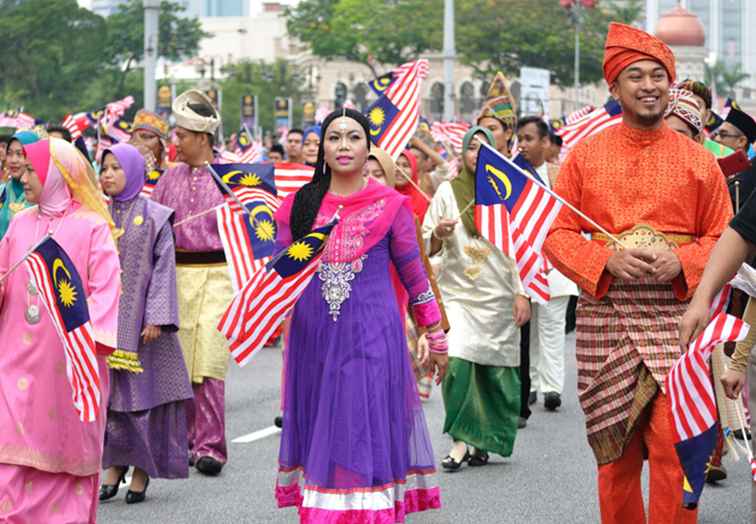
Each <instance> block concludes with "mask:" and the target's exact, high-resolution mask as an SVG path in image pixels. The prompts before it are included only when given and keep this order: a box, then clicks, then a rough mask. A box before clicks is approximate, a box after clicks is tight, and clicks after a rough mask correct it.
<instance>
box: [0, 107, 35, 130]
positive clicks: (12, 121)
mask: <svg viewBox="0 0 756 524" xmlns="http://www.w3.org/2000/svg"><path fill="white" fill-rule="evenodd" d="M0 127H13V128H16V129H31V128H32V127H34V117H32V116H30V115H27V114H26V113H22V112H21V111H9V112H7V113H0Z"/></svg>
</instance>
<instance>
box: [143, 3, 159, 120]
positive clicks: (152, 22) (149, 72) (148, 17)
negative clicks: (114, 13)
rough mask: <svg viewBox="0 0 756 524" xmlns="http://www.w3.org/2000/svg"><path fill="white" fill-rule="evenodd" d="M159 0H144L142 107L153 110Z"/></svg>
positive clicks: (155, 88)
mask: <svg viewBox="0 0 756 524" xmlns="http://www.w3.org/2000/svg"><path fill="white" fill-rule="evenodd" d="M159 16H160V0H144V107H145V109H147V110H148V111H154V110H155V94H156V91H157V87H156V86H155V69H156V68H157V57H158V43H159V41H158V18H159Z"/></svg>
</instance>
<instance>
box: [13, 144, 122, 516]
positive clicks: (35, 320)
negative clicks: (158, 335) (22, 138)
mask: <svg viewBox="0 0 756 524" xmlns="http://www.w3.org/2000/svg"><path fill="white" fill-rule="evenodd" d="M25 149H26V156H27V158H28V159H29V162H30V164H31V165H32V167H33V169H31V170H27V171H26V172H25V173H24V174H23V175H22V176H21V183H22V184H23V186H24V192H25V196H26V199H27V200H28V201H29V202H30V203H32V204H36V206H35V207H31V208H29V209H26V210H24V211H22V212H20V213H19V214H18V215H16V217H15V218H14V219H13V221H12V222H11V225H10V228H9V229H8V233H7V234H6V235H5V237H4V238H3V240H2V242H0V275H4V274H6V272H7V271H8V270H9V268H10V267H11V266H12V265H13V264H14V263H16V262H17V261H19V260H21V259H22V258H23V257H24V255H26V254H27V252H28V251H29V249H30V248H31V247H32V246H34V245H35V244H37V243H38V242H39V241H40V240H41V239H42V238H43V237H44V236H45V235H46V234H47V233H50V234H51V235H52V238H53V239H54V240H55V241H56V242H57V243H58V244H60V246H61V247H62V248H63V249H64V250H65V252H66V253H67V254H68V256H69V257H70V258H71V261H72V262H73V265H74V266H75V268H76V270H77V272H78V273H79V276H80V277H81V280H82V284H83V287H84V292H85V295H86V296H83V297H76V296H74V297H73V300H77V299H78V300H86V302H87V305H88V309H89V316H90V320H91V322H92V326H93V328H94V329H93V331H94V338H95V342H96V344H97V353H98V356H97V362H98V365H99V366H98V369H97V370H96V372H97V373H98V374H99V387H100V398H101V399H103V401H102V404H101V409H100V412H99V413H97V418H96V420H95V421H94V422H82V421H80V420H79V413H78V412H77V410H76V409H75V408H74V406H73V405H72V402H71V384H70V383H69V379H68V377H67V367H66V359H65V356H64V348H63V344H62V343H61V341H60V337H59V335H58V334H57V332H56V330H55V327H54V325H53V323H52V321H51V320H50V315H49V314H48V313H47V312H46V311H45V310H44V307H43V305H42V303H41V300H40V297H39V292H38V291H37V288H36V286H34V285H33V282H32V281H31V278H30V275H29V274H28V272H27V271H26V270H25V269H24V268H20V269H17V270H15V271H14V272H13V273H11V274H10V276H8V278H7V279H6V280H5V282H4V285H2V286H0V339H2V340H5V341H16V342H17V347H16V348H15V349H14V350H13V351H2V352H0V442H2V445H0V486H2V490H1V491H0V521H2V522H88V523H93V522H95V517H96V510H97V491H98V484H99V482H98V476H99V470H100V459H101V457H102V443H103V438H104V433H105V420H106V416H105V408H106V402H105V401H104V399H107V398H108V382H109V381H108V371H107V365H106V363H105V355H106V354H107V353H109V352H111V351H112V350H113V348H114V347H115V345H116V328H117V319H118V295H119V293H120V290H121V285H120V282H121V279H120V265H119V263H118V254H117V253H116V247H115V243H114V241H113V235H112V229H111V226H112V221H111V219H110V215H109V214H108V212H107V209H106V208H105V206H104V204H103V203H102V198H101V195H100V193H99V191H98V190H97V188H96V187H95V186H94V185H93V184H92V183H91V178H90V177H91V175H92V173H91V170H92V167H91V165H90V164H88V163H87V162H86V161H85V160H84V158H83V157H82V156H81V153H79V151H78V150H77V149H76V148H75V147H74V146H73V145H71V144H69V143H68V142H65V141H64V140H61V139H57V138H51V139H49V140H43V141H40V142H37V143H35V144H32V145H29V146H26V148H25ZM62 271H63V269H59V270H58V273H60V272H62Z"/></svg>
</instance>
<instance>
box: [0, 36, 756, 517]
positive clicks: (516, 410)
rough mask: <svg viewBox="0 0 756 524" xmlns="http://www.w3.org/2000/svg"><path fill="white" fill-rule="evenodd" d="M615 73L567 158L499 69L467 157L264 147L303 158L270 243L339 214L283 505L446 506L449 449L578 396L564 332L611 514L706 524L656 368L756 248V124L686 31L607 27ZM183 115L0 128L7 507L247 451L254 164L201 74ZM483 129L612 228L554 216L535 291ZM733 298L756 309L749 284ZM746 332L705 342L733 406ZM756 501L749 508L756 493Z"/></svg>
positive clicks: (454, 466)
mask: <svg viewBox="0 0 756 524" xmlns="http://www.w3.org/2000/svg"><path fill="white" fill-rule="evenodd" d="M603 70H604V77H605V80H606V82H607V84H608V86H609V90H610V93H611V97H612V98H613V99H614V100H616V101H618V102H619V104H620V106H621V108H622V117H621V121H619V122H618V123H617V125H613V126H611V127H608V128H607V129H605V130H604V131H602V132H600V133H597V134H595V135H593V136H591V137H589V138H586V139H584V140H583V141H581V142H580V143H578V144H576V145H573V147H571V149H570V151H568V152H566V151H564V152H563V151H560V149H561V148H562V145H563V144H562V139H561V138H560V136H559V133H558V131H557V130H556V129H555V128H554V127H552V126H551V125H550V122H549V121H548V120H546V119H545V118H544V117H543V115H519V113H518V110H517V107H516V103H515V99H514V98H513V96H512V95H511V93H510V92H509V89H508V85H507V82H506V79H505V78H504V76H503V75H501V73H499V74H498V75H497V76H496V77H495V78H494V79H493V80H492V82H491V83H490V89H489V93H488V96H487V98H486V100H485V102H484V103H483V106H482V109H481V110H480V112H479V114H478V115H477V117H476V119H475V121H474V122H472V123H471V126H470V127H469V129H468V130H467V132H466V133H465V134H464V137H463V139H462V141H461V147H460V148H459V149H455V148H454V147H453V146H451V145H450V144H449V143H440V142H439V141H438V140H436V139H434V138H433V136H432V134H431V133H430V132H429V129H428V128H427V126H424V125H422V124H421V125H420V126H419V129H418V131H417V132H416V133H415V135H414V137H412V138H411V140H409V142H408V143H407V145H406V148H405V149H404V150H403V151H402V152H401V153H400V154H399V155H398V156H397V157H396V158H393V157H392V156H391V155H389V154H388V153H387V152H386V151H384V150H383V149H381V148H380V147H378V146H376V145H374V144H372V143H371V138H370V137H371V129H370V122H369V121H368V119H367V117H366V116H364V115H363V114H362V113H360V112H359V111H356V110H354V109H350V108H339V109H337V110H335V111H333V112H332V113H331V114H330V115H328V116H327V117H326V118H325V119H324V120H323V121H322V122H320V123H319V124H317V125H313V126H310V127H307V128H306V129H290V130H288V133H287V134H286V136H283V137H281V143H280V144H269V145H268V147H267V148H266V149H265V151H264V154H263V158H262V159H260V161H261V162H272V163H274V164H277V163H281V162H286V163H288V164H290V165H292V164H293V165H296V166H301V167H302V168H303V169H310V170H311V172H312V178H311V180H310V181H309V182H307V183H305V184H304V185H302V186H301V187H300V188H299V189H298V190H297V191H296V192H294V193H292V194H290V195H289V196H287V197H286V198H285V199H283V200H282V201H281V202H280V206H279V207H278V209H277V210H276V211H275V220H276V226H277V227H276V231H277V236H276V247H277V250H284V249H286V248H287V247H288V246H290V245H292V243H293V242H295V241H297V240H298V239H302V238H304V237H306V236H307V235H308V234H310V233H311V232H312V231H313V230H316V229H318V228H324V227H327V226H328V225H329V224H331V225H332V220H333V219H334V217H337V218H338V221H337V222H336V225H335V226H333V229H332V230H331V231H330V235H329V236H328V240H327V242H326V244H325V247H324V248H323V254H322V258H321V259H320V261H319V266H318V269H317V274H316V276H315V277H314V278H313V279H312V280H311V281H310V283H309V284H308V285H307V287H306V288H305V289H304V291H303V292H302V294H301V296H300V297H299V298H298V300H297V302H296V305H295V306H294V308H293V310H292V311H291V313H290V314H289V315H288V316H287V318H286V320H285V323H284V325H283V329H282V332H283V334H282V344H283V348H284V351H283V373H282V377H281V416H280V417H277V419H276V424H277V425H279V426H280V427H282V434H281V440H280V452H279V459H278V462H279V469H278V475H277V480H276V486H275V497H276V501H277V503H278V505H279V506H280V507H295V508H297V510H298V516H299V520H300V521H301V522H306V523H326V522H355V523H356V522H365V523H375V522H386V523H388V522H404V521H405V517H406V516H407V515H409V514H410V513H414V512H419V511H426V510H438V509H439V508H441V501H442V494H441V490H440V487H439V482H438V477H437V476H436V467H437V466H440V467H441V468H442V469H443V470H445V471H448V472H455V471H459V470H460V469H462V468H465V467H483V466H486V465H487V464H488V463H489V460H490V459H491V455H493V454H495V455H499V456H500V457H509V456H510V455H511V454H512V453H513V449H514V444H515V439H516V437H517V434H518V431H519V430H522V429H523V428H525V427H526V426H527V423H528V417H529V416H530V408H531V406H533V405H534V404H535V403H537V402H539V400H540V401H541V402H542V403H543V406H544V408H545V409H546V410H547V411H551V412H553V411H558V410H559V409H560V407H561V405H562V400H563V399H562V395H563V388H564V381H565V358H566V349H565V346H566V337H567V333H568V332H569V331H571V330H572V329H573V328H574V329H575V331H576V344H575V345H576V350H575V353H576V361H577V372H578V400H579V403H580V406H581V408H582V410H583V412H584V414H585V421H586V433H587V441H588V444H589V446H590V448H591V450H592V451H593V454H594V456H595V460H596V464H597V471H598V473H597V477H598V486H597V494H598V503H599V507H600V514H601V521H602V522H603V523H605V524H612V523H617V524H620V523H622V524H626V523H633V524H635V523H642V522H650V523H660V524H661V523H669V524H673V523H674V524H683V523H689V522H696V521H697V510H696V509H695V508H686V507H684V506H683V503H682V497H683V489H682V488H683V485H684V482H685V480H684V475H683V470H682V468H681V466H680V462H679V460H678V458H677V455H676V452H675V447H674V444H675V443H674V441H673V438H672V435H673V433H672V430H671V421H670V411H669V410H670V407H669V404H670V400H669V392H667V391H666V390H665V385H664V384H665V378H666V376H667V374H668V373H669V371H670V369H671V368H672V366H673V365H674V364H675V362H676V361H677V359H678V358H679V357H680V355H681V353H682V352H683V351H684V350H685V347H686V346H687V344H688V343H689V342H690V341H691V340H692V339H693V338H694V337H695V336H696V335H697V334H698V333H699V332H700V331H701V330H702V329H703V328H704V327H705V326H706V324H707V322H708V311H709V304H710V303H711V302H712V300H713V299H714V296H715V295H716V294H717V293H718V292H719V290H720V289H721V288H722V287H723V286H724V284H725V283H727V282H728V281H729V280H730V279H731V278H732V276H733V274H734V273H735V272H736V271H737V270H738V268H739V267H740V265H741V264H742V263H743V262H749V261H753V256H754V253H755V252H756V247H754V246H755V245H756V200H754V199H752V198H750V195H751V192H752V190H753V187H754V176H756V175H755V174H754V167H753V164H752V163H751V161H750V160H749V159H748V158H749V156H748V155H749V154H752V153H753V150H752V145H753V144H754V142H756V122H754V120H753V118H752V117H750V116H749V115H748V114H747V113H746V112H744V111H742V110H741V109H740V107H739V106H738V105H737V104H736V103H732V104H730V107H729V112H728V114H727V116H726V118H725V119H721V118H719V117H718V116H717V115H716V114H714V113H713V111H712V107H713V100H712V94H711V90H710V89H709V87H708V86H706V85H705V84H703V83H702V82H699V81H694V80H689V79H677V78H676V70H675V59H674V55H673V54H672V52H671V50H670V49H669V48H668V47H667V46H666V45H665V44H664V43H662V42H661V41H660V40H658V39H657V38H656V37H654V36H652V35H650V34H647V33H645V32H643V31H641V30H639V29H636V28H634V27H631V26H626V25H622V24H611V26H610V28H609V33H608V37H607V41H606V48H605V57H604V63H603ZM172 118H173V119H174V121H175V126H174V127H173V128H171V126H169V124H168V122H167V121H166V120H165V119H164V118H162V117H161V116H160V115H157V114H155V113H152V112H150V111H147V110H140V111H138V112H137V113H136V115H135V117H134V119H133V123H132V125H131V128H130V138H128V140H124V141H122V142H119V143H116V144H114V145H110V146H108V147H102V148H96V152H95V150H92V151H87V150H86V148H82V147H81V146H80V145H79V146H78V147H77V146H76V145H74V144H73V143H72V137H71V134H70V130H69V129H67V128H66V127H60V126H48V127H46V128H42V129H40V128H35V129H31V130H17V131H15V132H14V133H13V134H12V135H10V136H6V137H4V139H3V141H2V147H0V166H2V176H3V181H2V186H0V187H2V189H1V190H0V191H1V192H0V239H1V240H0V279H2V280H0V338H2V340H4V341H6V342H5V347H4V350H2V351H0V399H1V400H2V401H1V402H0V428H2V429H0V485H2V489H0V520H2V521H3V522H11V523H21V522H72V523H73V522H76V523H79V522H81V523H84V522H95V521H96V512H97V507H98V503H99V501H106V500H108V499H112V498H113V497H116V496H117V495H118V493H119V489H120V487H121V484H123V483H125V479H126V476H127V474H128V473H130V474H131V475H130V478H131V481H130V485H129V486H128V491H127V493H126V502H127V503H129V504H134V503H140V502H143V501H145V499H146V497H147V495H146V493H147V490H148V486H149V482H150V479H155V478H162V479H175V478H186V477H187V476H188V475H189V468H190V467H193V468H196V470H197V471H198V472H200V473H201V474H204V475H207V476H217V475H219V474H220V473H221V472H222V470H223V467H224V465H225V464H226V462H227V460H228V451H227V446H226V431H225V397H226V385H225V379H226V374H227V372H228V366H229V350H228V347H227V342H226V339H225V338H224V336H223V335H222V334H221V333H220V332H219V330H218V321H219V319H220V318H221V316H222V315H223V313H224V311H225V310H226V308H227V306H228V304H229V303H230V302H231V301H232V299H233V297H234V288H233V286H232V281H231V279H230V277H229V272H228V267H227V266H228V263H227V256H226V252H225V251H224V244H223V241H222V239H221V235H220V232H219V226H218V219H217V216H216V213H215V212H213V211H214V210H215V209H217V208H218V207H219V206H221V205H223V204H224V201H225V200H224V195H223V194H222V192H221V190H220V189H219V187H218V184H217V183H216V181H215V179H214V177H213V173H211V170H212V168H211V165H212V164H223V163H229V162H237V161H238V158H236V157H235V156H234V155H233V154H231V153H230V152H229V150H228V149H229V148H228V147H226V144H224V143H223V142H220V141H217V137H218V136H219V134H218V130H219V128H220V127H221V124H222V123H221V119H220V115H219V113H218V111H217V110H216V108H215V107H214V106H213V104H212V102H211V100H210V99H209V98H208V97H207V96H206V95H205V94H204V93H202V92H201V91H198V90H195V89H190V90H189V91H186V92H184V93H182V94H181V95H180V96H178V97H177V98H176V99H175V100H174V102H173V107H172ZM483 147H490V148H493V149H495V150H496V151H497V152H498V153H499V154H501V155H503V156H505V157H508V158H514V157H519V159H520V161H519V165H521V166H523V169H525V170H526V171H527V172H528V176H530V177H531V178H533V179H534V180H536V181H537V182H538V183H540V184H541V185H543V186H545V187H547V188H550V189H552V190H553V191H555V192H556V193H557V194H558V195H560V196H561V197H562V198H564V199H565V200H566V201H567V202H568V203H569V204H571V205H572V206H573V207H574V208H576V209H577V210H579V211H580V212H582V214H584V215H586V216H589V217H590V218H591V219H593V221H595V222H598V223H599V224H601V225H602V226H603V228H604V229H605V230H606V231H608V232H610V233H611V235H607V234H606V232H605V231H600V230H598V229H597V228H596V227H595V226H594V222H593V221H587V220H585V219H584V217H583V216H581V215H578V214H577V213H575V212H574V211H573V210H572V209H570V208H568V207H564V208H562V210H561V211H560V213H559V215H558V217H557V218H556V221H555V222H554V224H553V225H552V227H551V230H550V232H549V234H548V237H547V238H546V240H545V243H544V255H545V256H546V257H547V260H548V262H549V266H550V267H549V270H548V274H547V278H548V287H549V291H550V299H549V300H548V301H547V302H546V303H536V302H535V301H533V300H531V297H530V296H529V294H528V291H527V290H526V289H525V287H524V286H523V282H522V281H521V277H520V273H519V271H518V267H517V264H516V262H515V260H514V257H513V255H512V254H510V253H505V252H503V251H502V250H500V249H498V248H497V247H495V246H494V245H493V244H492V243H491V242H489V241H488V240H486V239H485V238H484V236H483V235H481V232H480V231H479V229H478V225H477V224H478V222H476V218H475V212H476V211H475V206H474V205H473V204H474V203H475V198H476V162H477V158H478V154H479V151H480V150H481V148H483ZM90 158H92V160H90ZM308 166H309V167H308ZM733 166H735V167H733ZM146 187H149V189H150V191H145V189H146ZM733 215H735V218H733ZM46 235H49V236H51V237H52V238H53V239H54V240H55V241H56V242H57V243H58V244H59V245H60V246H61V247H62V248H63V249H64V250H65V252H66V253H67V254H68V255H69V256H70V257H71V259H72V263H73V265H74V266H75V269H76V271H78V274H79V275H80V278H81V280H82V286H83V288H82V289H83V290H84V293H85V295H86V296H85V297H79V296H76V293H74V294H73V295H71V294H70V292H69V293H68V295H67V298H66V299H64V298H60V300H61V301H64V303H65V301H69V302H71V303H72V304H73V303H75V302H76V300H84V301H85V302H86V306H87V307H88V311H89V316H90V318H91V322H92V326H93V332H94V335H93V336H94V342H95V343H96V348H97V363H98V369H97V370H92V372H93V373H95V374H97V375H98V376H99V382H98V384H97V387H98V388H99V395H100V396H101V398H102V399H103V400H102V402H101V404H100V411H99V413H98V416H97V418H96V420H95V421H94V422H83V421H81V420H80V419H79V417H78V413H77V412H76V410H75V408H74V406H73V405H72V403H71V397H70V395H69V394H68V392H69V391H70V389H71V385H70V380H71V370H70V364H68V362H67V360H66V356H65V354H64V353H65V351H64V346H63V343H62V341H61V338H60V336H59V332H58V331H57V330H56V324H54V323H53V321H52V320H51V318H50V317H49V315H48V314H47V312H46V311H45V310H44V307H43V304H42V301H41V297H40V294H41V293H42V290H39V289H37V287H36V285H35V284H34V281H33V279H32V278H31V277H30V276H29V274H28V273H27V272H26V271H25V270H23V269H18V262H19V261H22V260H24V259H25V257H27V256H28V255H29V253H30V252H31V251H32V250H33V249H34V247H35V245H37V244H38V243H39V242H40V240H42V239H44V238H45V237H46ZM618 240H619V242H618ZM707 263H708V265H707ZM69 278H70V275H69ZM55 292H59V293H61V294H62V293H63V292H62V291H60V290H58V289H56V290H55ZM61 296H62V295H61ZM730 308H731V312H732V313H734V314H739V315H740V316H742V317H743V318H744V319H746V321H748V320H754V319H753V317H756V306H754V305H753V304H751V302H750V301H749V299H748V297H747V296H742V295H741V296H740V297H735V298H734V299H733V301H732V304H731V306H730ZM754 341H756V333H752V334H751V335H750V337H749V338H747V339H746V340H745V341H742V342H740V343H738V344H737V346H736V347H735V351H734V353H732V354H730V353H729V352H728V351H726V350H724V349H722V348H718V349H717V351H716V352H715V353H714V356H713V357H712V362H713V364H712V365H713V368H714V370H715V376H714V379H715V382H717V388H718V389H717V392H718V395H719V396H718V402H719V410H720V414H721V416H722V417H723V419H724V418H726V417H727V416H731V415H728V414H727V411H728V409H729V408H731V407H732V405H734V404H735V403H738V402H744V401H745V400H747V399H746V398H745V397H747V396H748V395H747V394H746V393H744V392H743V389H744V385H745V384H746V378H745V375H746V370H749V369H750V372H751V377H750V380H749V381H748V382H750V385H751V394H750V397H751V399H753V398H754V395H756V393H754V392H756V364H754V363H753V362H750V363H749V356H750V351H751V347H752V346H753V345H754ZM720 379H721V380H720ZM434 387H435V388H438V389H439V390H440V394H441V396H442V400H443V406H444V413H445V419H444V423H443V432H444V433H445V434H447V435H448V436H449V437H450V444H449V448H448V449H447V450H442V451H441V452H439V451H438V450H435V451H434V450H433V448H432V446H431V438H430V434H429V430H428V426H427V424H426V419H425V414H424V409H423V401H424V400H427V399H428V398H430V396H431V395H432V392H433V390H434ZM728 403H729V404H728ZM728 406H729V408H728ZM722 427H732V424H729V423H726V422H725V421H724V420H723V423H722ZM740 437H741V438H743V439H746V438H748V437H749V436H748V435H746V434H745V433H743V432H741V435H740ZM727 438H731V437H730V436H729V435H725V434H724V433H723V432H722V431H721V430H720V438H719V442H718V446H717V448H716V450H715V452H714V453H713V454H712V455H711V457H710V459H709V464H708V467H707V479H708V480H709V481H711V482H716V481H719V480H722V479H723V478H725V477H726V475H727V471H726V469H725V468H724V466H723V465H722V461H721V459H722V455H723V453H725V452H726V450H727V446H726V439H727ZM646 460H647V461H648V463H649V466H650V475H649V490H648V498H649V500H648V503H647V504H644V501H643V495H642V489H641V471H642V468H643V463H644V461H646ZM753 508H754V512H753V519H754V520H753V522H755V523H756V496H754V505H753Z"/></svg>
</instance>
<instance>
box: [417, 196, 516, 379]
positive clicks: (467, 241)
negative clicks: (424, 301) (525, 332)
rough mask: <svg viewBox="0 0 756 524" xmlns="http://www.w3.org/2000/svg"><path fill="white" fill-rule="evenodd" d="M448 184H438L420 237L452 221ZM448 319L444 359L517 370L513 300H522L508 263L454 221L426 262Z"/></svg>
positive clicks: (453, 209) (453, 206)
mask: <svg viewBox="0 0 756 524" xmlns="http://www.w3.org/2000/svg"><path fill="white" fill-rule="evenodd" d="M458 217H459V207H458V206H457V199H456V198H455V197H454V191H453V190H452V187H451V184H450V183H449V182H441V184H440V185H439V186H438V190H437V191H436V194H435V195H434V196H433V201H432V202H431V204H430V207H429V208H428V211H427V212H426V214H425V221H424V222H423V238H424V239H425V241H426V242H427V243H429V242H430V238H431V233H432V232H433V229H434V228H435V227H436V225H438V223H439V222H440V220H441V219H442V218H458ZM430 260H431V263H432V264H433V266H434V267H438V268H439V269H438V276H437V282H438V287H439V288H440V290H441V295H442V296H443V299H444V307H445V308H446V314H447V316H448V318H449V324H450V325H451V329H450V330H449V333H448V337H449V356H450V357H458V358H462V359H465V360H468V361H470V362H474V363H476V364H481V365H486V366H506V367H517V366H519V365H520V328H519V327H517V326H516V325H515V323H514V318H513V306H514V296H515V295H525V292H524V289H523V286H522V283H521V282H520V277H519V274H518V273H517V268H516V267H515V263H514V261H513V260H512V259H511V258H509V257H508V256H506V255H504V253H502V252H501V251H500V250H498V249H497V248H496V247H495V246H493V244H491V243H490V242H488V241H487V240H485V239H483V238H480V237H473V236H472V235H470V233H469V232H468V231H467V229H466V228H465V226H464V225H463V224H462V221H461V220H459V221H458V223H457V225H456V227H455V228H454V233H453V235H452V236H451V237H449V238H447V239H445V240H444V242H443V247H442V248H441V251H439V252H438V253H437V254H435V255H434V256H433V257H431V258H430Z"/></svg>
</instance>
